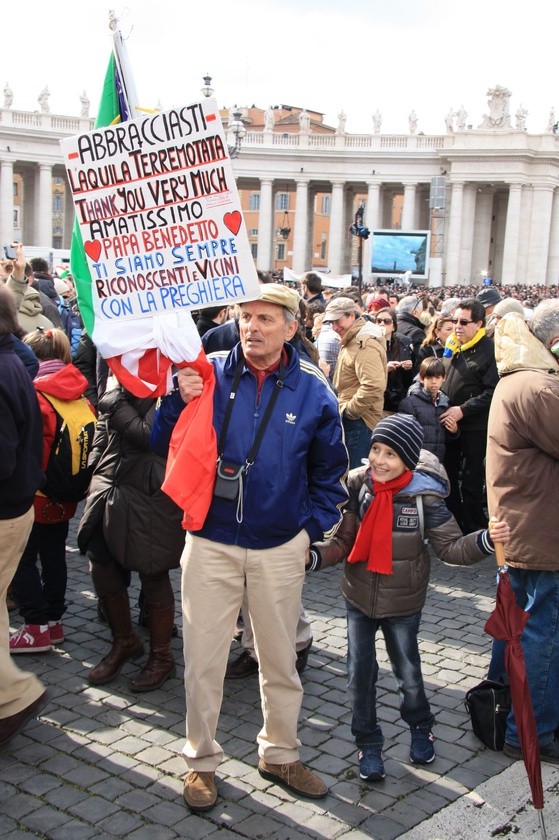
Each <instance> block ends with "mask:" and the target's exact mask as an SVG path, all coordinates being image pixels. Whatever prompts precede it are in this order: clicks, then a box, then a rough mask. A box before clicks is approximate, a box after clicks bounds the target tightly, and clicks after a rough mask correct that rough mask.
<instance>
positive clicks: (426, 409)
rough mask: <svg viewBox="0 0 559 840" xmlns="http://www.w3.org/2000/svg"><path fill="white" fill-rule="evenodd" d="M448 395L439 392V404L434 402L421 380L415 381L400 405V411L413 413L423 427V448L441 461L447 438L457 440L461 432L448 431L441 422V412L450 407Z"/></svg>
mask: <svg viewBox="0 0 559 840" xmlns="http://www.w3.org/2000/svg"><path fill="white" fill-rule="evenodd" d="M448 405H449V403H448V397H447V395H446V394H443V393H442V392H440V393H439V399H438V402H437V405H434V404H433V400H432V399H431V395H430V394H427V393H426V392H425V389H424V388H423V385H422V384H421V382H414V383H413V385H412V386H411V388H410V389H409V391H408V395H407V397H405V399H403V400H402V402H401V403H400V405H399V406H398V411H401V412H403V413H404V414H411V415H412V416H413V417H415V419H416V420H417V421H418V423H420V424H421V426H422V428H423V449H427V450H428V451H429V452H432V453H433V455H436V456H437V458H438V459H439V461H440V462H441V463H442V462H443V461H444V455H445V450H446V441H447V440H456V438H457V437H458V436H459V434H460V432H456V433H454V434H453V433H452V432H447V431H446V429H445V427H444V426H443V425H442V424H441V414H443V412H445V411H446V410H447V408H448Z"/></svg>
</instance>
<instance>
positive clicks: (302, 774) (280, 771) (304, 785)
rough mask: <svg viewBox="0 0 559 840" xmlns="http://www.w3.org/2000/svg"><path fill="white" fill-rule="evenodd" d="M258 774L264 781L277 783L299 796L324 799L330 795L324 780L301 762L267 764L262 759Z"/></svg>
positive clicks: (259, 763)
mask: <svg viewBox="0 0 559 840" xmlns="http://www.w3.org/2000/svg"><path fill="white" fill-rule="evenodd" d="M258 772H259V773H260V775H261V776H262V778H263V779H268V781H269V782H275V783H276V784H277V785H281V787H284V788H286V790H289V791H291V793H294V794H296V795H297V796H306V797H307V798H308V799H323V798H324V797H325V796H326V794H327V793H328V788H327V787H326V785H325V784H324V782H323V781H322V779H319V778H318V776H315V775H314V773H311V771H310V770H309V768H308V767H305V765H304V764H301V762H300V761H294V762H293V763H292V764H267V762H265V761H264V759H262V758H261V759H260V761H259V762H258Z"/></svg>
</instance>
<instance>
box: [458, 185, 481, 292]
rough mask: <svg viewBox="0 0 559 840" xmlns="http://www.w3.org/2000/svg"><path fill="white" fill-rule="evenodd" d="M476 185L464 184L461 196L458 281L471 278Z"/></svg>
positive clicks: (470, 279) (466, 280)
mask: <svg viewBox="0 0 559 840" xmlns="http://www.w3.org/2000/svg"><path fill="white" fill-rule="evenodd" d="M476 199H477V187H476V185H475V184H465V185H464V194H463V196H462V232H461V235H460V240H461V241H460V260H459V263H458V277H459V278H460V283H466V284H467V283H469V282H470V281H472V280H473V282H476V281H475V279H473V278H472V250H473V242H474V222H475V217H476Z"/></svg>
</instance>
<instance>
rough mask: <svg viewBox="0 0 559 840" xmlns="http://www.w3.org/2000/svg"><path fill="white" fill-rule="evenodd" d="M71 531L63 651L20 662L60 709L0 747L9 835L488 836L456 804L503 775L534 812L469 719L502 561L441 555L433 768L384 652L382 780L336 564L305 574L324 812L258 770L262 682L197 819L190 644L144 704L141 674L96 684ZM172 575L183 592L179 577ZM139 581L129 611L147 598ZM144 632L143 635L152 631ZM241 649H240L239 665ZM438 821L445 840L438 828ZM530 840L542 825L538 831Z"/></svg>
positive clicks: (96, 653)
mask: <svg viewBox="0 0 559 840" xmlns="http://www.w3.org/2000/svg"><path fill="white" fill-rule="evenodd" d="M75 530H76V521H75V520H74V522H73V523H72V525H71V529H70V537H69V543H68V555H67V557H68V568H69V581H68V594H67V600H68V611H67V613H66V615H65V618H64V626H65V630H66V641H65V642H64V643H63V644H62V645H60V646H59V647H57V648H56V649H54V650H53V651H51V652H50V653H48V654H34V655H27V656H20V657H19V660H18V661H19V664H20V666H21V667H26V668H29V669H30V670H32V671H34V672H35V673H36V674H37V675H38V676H39V677H40V678H41V679H42V680H43V682H44V683H45V684H46V685H47V686H48V687H49V693H50V702H49V704H48V706H47V707H46V709H45V710H44V712H43V714H42V715H41V717H40V719H39V720H37V721H33V722H32V723H30V724H28V726H27V727H26V728H25V730H24V732H22V733H21V734H20V735H18V736H17V737H16V738H14V739H13V740H12V741H11V742H10V743H9V744H8V745H7V746H6V747H4V748H3V749H0V837H2V838H3V840H16V838H18V840H19V838H21V840H23V838H30V837H40V838H53V840H64V839H65V838H68V840H82V838H83V840H85V838H121V837H127V838H128V840H144V838H145V839H146V840H167V838H174V837H186V838H190V840H197V838H205V837H212V838H215V840H229V838H231V840H232V839H233V838H236V839H237V840H238V838H241V837H247V838H258V837H266V838H273V840H287V838H305V837H311V838H343V840H359V839H360V838H373V840H392V838H397V837H403V836H405V837H406V838H413V837H417V838H439V840H444V838H446V837H451V836H452V837H454V838H460V837H463V836H464V837H466V836H467V837H469V838H476V837H482V836H487V837H489V836H496V835H495V820H494V819H493V821H492V823H491V826H490V827H491V831H490V833H487V834H485V833H482V831H481V829H480V828H479V827H478V828H477V829H476V830H475V831H472V830H470V829H471V824H470V829H468V830H467V831H466V833H465V834H463V833H462V831H461V828H460V826H461V817H460V812H459V811H456V806H457V805H458V803H459V802H460V801H462V802H464V803H465V806H466V805H467V806H468V807H471V806H472V802H473V803H474V804H475V805H478V806H479V802H476V800H475V798H474V799H472V796H474V797H475V794H472V791H475V790H476V788H478V787H480V786H483V785H484V783H486V782H487V781H488V780H491V779H492V777H494V776H496V775H497V774H502V779H503V780H506V779H507V775H508V776H510V782H509V783H508V785H509V787H508V794H507V796H508V797H509V798H511V797H512V798H511V801H513V802H514V803H515V807H516V810H517V811H518V810H519V809H520V810H522V809H523V812H525V813H526V814H528V811H529V810H530V806H528V809H527V808H526V803H527V802H528V799H529V792H528V785H527V782H526V779H525V776H524V775H523V774H521V773H520V772H519V770H518V768H519V765H518V764H517V765H515V766H512V764H513V763H512V762H510V761H509V759H507V758H506V757H505V756H504V755H503V754H502V753H495V752H491V751H490V750H486V749H484V748H483V747H482V745H481V744H480V743H479V742H478V740H477V739H476V738H475V736H474V735H473V733H472V731H471V729H470V726H469V721H468V717H467V715H466V712H465V709H464V693H465V691H466V690H467V689H468V688H469V687H471V686H472V685H475V683H477V682H478V681H479V680H480V679H482V678H483V677H484V675H485V673H486V670H487V664H488V657H489V650H490V640H489V638H488V637H487V636H486V635H485V634H484V632H483V625H484V623H485V619H486V618H487V616H488V615H489V613H490V611H491V609H492V605H493V593H494V580H495V570H494V564H493V562H492V561H491V560H488V561H485V562H483V563H481V564H479V565H477V566H474V567H471V568H456V567H450V566H444V565H443V564H442V563H439V562H438V561H436V562H435V563H434V565H433V574H432V580H431V585H430V590H429V595H428V601H427V606H426V608H425V610H424V615H423V622H422V627H421V633H420V644H421V650H422V657H423V671H424V676H425V682H426V686H427V690H428V694H429V697H430V700H431V703H432V706H433V711H434V712H435V714H436V717H437V724H436V727H435V734H436V738H437V740H436V744H435V746H436V750H437V757H436V760H435V761H434V763H433V764H431V765H429V766H428V767H426V768H419V767H413V766H412V765H410V764H409V761H408V750H409V732H408V731H407V729H406V727H405V726H404V725H403V724H402V722H401V720H400V718H399V714H398V698H397V692H396V687H395V682H394V679H393V677H392V674H391V672H390V669H389V666H388V664H387V660H386V655H385V653H384V649H383V648H382V649H381V651H380V656H381V659H382V663H383V664H382V667H381V674H380V679H379V692H378V695H379V697H378V700H379V711H380V718H381V722H382V725H383V730H384V735H385V739H386V743H385V763H386V774H387V775H386V780H385V781H384V782H382V783H378V784H375V785H368V784H366V783H363V782H362V781H360V779H359V776H358V773H357V765H356V750H355V747H354V744H353V742H352V737H351V732H350V723H349V720H350V714H349V709H348V702H347V696H346V687H345V682H346V674H345V653H346V630H345V617H344V606H343V601H342V599H341V596H340V594H339V578H340V570H339V569H327V570H325V571H323V572H318V573H315V574H314V575H312V576H309V577H308V578H307V581H306V584H305V591H304V603H305V608H306V610H307V612H308V614H309V615H310V617H311V618H312V622H313V633H314V645H313V648H312V651H311V654H310V656H309V664H308V667H307V669H306V671H305V672H304V674H303V685H304V689H305V695H304V700H303V708H302V712H301V721H300V732H299V734H300V738H301V741H302V744H303V748H302V752H301V757H302V760H303V761H305V762H307V763H308V764H309V765H310V766H311V767H312V769H313V770H315V771H317V772H318V773H319V774H320V775H321V776H322V777H323V778H324V779H325V780H326V781H327V783H328V784H329V786H330V794H329V796H328V797H327V798H326V799H324V800H322V801H319V802H309V801H306V800H301V799H296V798H294V797H292V796H291V795H290V794H289V793H286V792H285V791H283V790H282V789H281V788H279V787H277V786H274V785H273V784H271V783H269V782H267V781H265V780H264V779H262V778H261V777H260V776H259V774H258V773H257V771H256V769H255V768H256V763H257V752H256V744H255V739H256V735H257V732H258V730H259V728H260V725H261V712H260V702H259V695H258V682H257V679H256V678H255V677H251V678H248V679H246V680H233V681H226V683H225V690H224V691H225V693H224V701H223V708H222V714H221V718H220V726H219V739H220V741H221V743H222V745H223V747H224V749H225V760H224V762H223V764H222V765H221V767H220V769H219V774H218V775H219V781H218V790H219V799H218V804H217V806H216V807H215V808H214V809H213V810H212V811H210V812H209V813H208V814H206V815H204V816H200V815H193V814H190V812H189V810H188V808H187V807H186V805H185V803H184V801H183V799H182V778H183V776H184V772H185V768H184V763H183V759H182V757H181V755H180V752H181V749H182V746H183V735H184V711H185V710H184V693H183V687H182V672H183V671H182V653H181V641H180V639H175V640H173V648H174V651H175V655H176V658H177V662H178V663H181V667H180V668H179V669H178V674H177V678H176V679H172V680H169V681H168V682H167V683H166V684H165V685H164V687H163V688H162V689H160V690H158V691H154V692H150V693H148V694H143V695H134V694H133V693H132V692H131V691H130V690H129V688H128V679H129V678H130V676H131V675H132V674H134V672H135V670H136V668H137V665H136V666H135V665H133V664H131V663H130V664H127V665H126V666H125V668H124V669H123V671H122V673H121V675H120V676H119V677H118V678H117V680H116V681H115V682H114V683H113V684H111V685H110V686H106V687H97V688H94V687H91V686H89V685H88V683H87V681H86V679H85V677H86V673H87V670H88V669H89V668H90V667H91V666H92V665H93V664H95V663H96V662H97V661H98V660H99V658H100V656H101V654H102V652H103V651H104V650H105V649H106V646H107V640H108V630H107V628H106V627H104V626H103V625H101V624H100V623H99V622H98V620H97V617H96V600H95V596H94V592H93V587H92V584H91V579H90V576H89V572H88V567H87V562H86V560H85V558H84V557H81V556H80V554H79V553H78V551H77V548H76V541H75ZM172 577H173V583H174V586H175V590H176V592H177V593H178V588H179V572H178V570H177V571H176V572H173V573H172ZM134 578H135V579H134V580H133V583H132V586H131V590H130V592H131V600H132V603H133V604H135V603H136V599H137V594H138V589H137V580H136V577H135V576H134ZM178 603H179V599H178V597H177V605H178ZM218 612H219V605H218V604H216V614H217V613H218ZM11 619H12V628H13V629H15V628H16V627H17V626H18V616H17V614H15V613H12V616H11ZM177 623H178V624H179V625H180V615H179V613H178V610H177ZM140 632H141V634H144V635H147V634H146V631H145V630H142V631H140ZM238 652H239V648H238V645H237V644H236V643H234V644H233V645H232V651H231V655H232V657H233V656H236V655H237V654H238ZM509 767H510V769H509V770H506V768H509ZM503 771H505V772H503ZM553 773H555V774H556V775H553ZM557 773H558V771H556V770H555V768H550V767H547V768H545V769H544V789H545V790H546V791H548V794H547V795H548V796H549V795H551V796H553V797H555V799H554V802H555V804H556V805H557V803H558V801H559V800H558V797H557V789H559V775H558V774H557ZM511 785H512V789H511ZM478 798H479V797H478ZM453 803H454V804H453ZM511 807H512V806H511ZM452 809H454V810H452ZM478 811H479V808H478ZM445 813H449V814H454V817H453V820H451V822H452V825H453V828H452V830H451V829H450V828H448V827H447V828H444V827H441V826H444V822H441V821H440V817H441V815H442V814H445ZM558 813H559V808H557V809H556V810H555V814H556V815H557V814H558ZM434 815H435V816H434ZM529 816H530V815H529V814H528V815H527V816H526V817H525V824H526V825H528V823H529V824H530V826H531V828H534V827H536V828H537V818H536V817H535V815H534V814H533V812H532V815H531V817H532V819H531V820H530V819H529ZM431 818H432V820H431ZM437 820H438V822H437ZM422 823H423V824H424V827H423V829H422V828H421V824H422ZM431 823H432V824H433V826H434V827H433V831H434V832H435V833H430V829H428V828H427V826H428V825H430V824H431ZM501 823H502V820H501ZM449 824H450V823H449ZM465 825H466V824H465V823H464V826H465ZM416 827H417V828H416ZM509 828H510V832H509V831H508V830H506V831H505V830H503V831H500V832H499V834H501V835H504V834H508V833H518V831H519V829H518V827H516V828H515V827H514V825H513V826H512V827H510V826H509ZM556 828H557V825H556ZM558 834H559V832H558V831H555V833H553V832H552V833H551V834H549V835H548V836H549V837H550V838H551V837H553V838H556V837H557V836H558ZM521 836H532V831H531V830H530V831H528V829H527V828H526V830H525V832H524V833H522V834H521Z"/></svg>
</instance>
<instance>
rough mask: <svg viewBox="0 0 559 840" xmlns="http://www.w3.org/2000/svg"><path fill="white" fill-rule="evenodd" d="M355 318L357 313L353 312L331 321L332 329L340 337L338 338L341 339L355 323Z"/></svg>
mask: <svg viewBox="0 0 559 840" xmlns="http://www.w3.org/2000/svg"><path fill="white" fill-rule="evenodd" d="M356 317H357V313H355V312H351V313H350V314H349V315H342V317H341V318H338V319H337V320H336V321H332V329H333V330H334V332H335V333H337V334H338V335H339V336H340V338H343V337H344V335H345V334H346V332H347V331H348V330H349V328H350V327H351V326H353V324H354V323H355V319H356Z"/></svg>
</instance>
